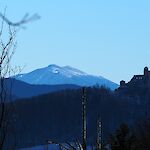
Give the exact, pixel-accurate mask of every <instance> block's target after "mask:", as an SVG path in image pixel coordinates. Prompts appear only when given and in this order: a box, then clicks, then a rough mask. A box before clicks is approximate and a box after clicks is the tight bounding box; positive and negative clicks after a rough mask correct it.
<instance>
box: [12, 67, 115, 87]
mask: <svg viewBox="0 0 150 150" xmlns="http://www.w3.org/2000/svg"><path fill="white" fill-rule="evenodd" d="M14 78H16V79H18V80H21V81H24V82H27V83H30V84H47V85H57V84H75V85H79V86H93V85H96V84H97V85H100V86H102V85H103V86H106V87H108V88H110V89H113V90H114V89H116V88H117V87H118V85H117V84H116V83H114V82H112V81H110V80H107V79H105V78H103V77H101V76H99V77H98V76H93V75H89V74H87V73H84V72H82V71H80V70H78V69H75V68H72V67H70V66H64V67H60V66H57V65H49V66H48V67H45V68H40V69H37V70H34V71H32V72H29V73H26V74H19V75H17V76H15V77H14Z"/></svg>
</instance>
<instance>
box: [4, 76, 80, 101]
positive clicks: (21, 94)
mask: <svg viewBox="0 0 150 150" xmlns="http://www.w3.org/2000/svg"><path fill="white" fill-rule="evenodd" d="M5 88H6V89H7V92H8V93H11V95H12V96H11V98H12V99H18V98H29V97H33V96H38V95H41V94H46V93H52V92H56V91H61V90H66V89H78V88H80V87H79V86H77V85H71V84H68V85H65V84H64V85H31V84H28V83H25V82H22V81H19V80H16V79H5Z"/></svg>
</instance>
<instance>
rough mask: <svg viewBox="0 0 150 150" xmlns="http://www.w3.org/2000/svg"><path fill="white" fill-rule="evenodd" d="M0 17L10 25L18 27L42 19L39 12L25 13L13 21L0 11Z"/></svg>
mask: <svg viewBox="0 0 150 150" xmlns="http://www.w3.org/2000/svg"><path fill="white" fill-rule="evenodd" d="M0 18H1V19H2V20H3V21H5V22H6V23H7V24H8V25H9V26H14V27H18V26H22V25H24V24H26V23H28V22H31V21H36V20H38V19H40V16H39V15H38V14H33V15H31V16H30V15H29V14H28V13H27V14H25V15H24V17H23V18H22V19H21V20H20V21H18V22H12V21H10V20H9V19H8V18H7V17H6V16H5V15H4V14H2V13H1V12H0Z"/></svg>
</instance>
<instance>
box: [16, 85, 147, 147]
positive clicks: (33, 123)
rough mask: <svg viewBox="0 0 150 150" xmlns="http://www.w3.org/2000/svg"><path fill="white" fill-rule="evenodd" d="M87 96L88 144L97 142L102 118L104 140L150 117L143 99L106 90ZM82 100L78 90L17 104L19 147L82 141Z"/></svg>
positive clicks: (91, 91)
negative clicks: (49, 142)
mask: <svg viewBox="0 0 150 150" xmlns="http://www.w3.org/2000/svg"><path fill="white" fill-rule="evenodd" d="M86 93H87V122H88V123H87V129H88V142H93V141H95V140H96V127H97V125H96V122H97V118H98V115H100V116H101V119H102V130H103V132H102V133H103V138H104V139H107V138H108V136H109V135H110V133H112V132H113V131H114V130H115V129H116V128H117V127H118V126H119V125H120V124H121V123H123V122H125V123H128V124H129V125H133V124H134V123H135V122H136V121H137V120H140V119H141V118H142V119H143V118H146V117H147V115H148V114H149V111H148V110H150V109H149V108H148V104H147V103H145V102H143V99H141V98H140V96H139V97H138V99H137V96H135V97H136V98H135V97H134V96H132V97H125V96H119V95H116V94H115V93H114V92H112V91H110V90H108V89H105V88H102V87H101V88H98V87H93V88H88V89H87V92H86ZM81 98H82V91H81V89H78V90H64V91H60V92H56V93H50V94H45V95H41V96H37V97H33V98H30V99H24V100H21V101H20V100H18V101H16V102H15V103H14V106H15V107H14V108H15V116H16V127H15V132H16V137H17V138H18V140H17V141H19V142H18V146H23V147H24V146H30V145H40V144H44V143H45V141H46V140H48V139H50V140H54V141H57V142H65V141H74V140H76V139H81V129H82V128H81V126H82V119H81V118H82V112H81V109H82V106H81ZM145 101H146V98H145Z"/></svg>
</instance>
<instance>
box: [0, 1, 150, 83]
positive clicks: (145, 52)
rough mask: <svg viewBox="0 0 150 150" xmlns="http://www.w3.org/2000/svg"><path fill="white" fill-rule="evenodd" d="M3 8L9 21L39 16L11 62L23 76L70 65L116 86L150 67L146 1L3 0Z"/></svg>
mask: <svg viewBox="0 0 150 150" xmlns="http://www.w3.org/2000/svg"><path fill="white" fill-rule="evenodd" d="M5 6H7V12H6V16H7V17H8V18H11V20H13V21H17V20H19V19H20V18H21V17H22V16H23V15H24V14H25V13H26V12H28V13H30V14H33V13H38V14H39V15H40V16H41V19H40V20H39V21H36V22H32V23H29V24H26V25H25V26H26V29H25V30H20V31H19V32H18V34H17V38H16V40H17V43H18V44H17V49H16V53H15V56H14V59H13V63H14V64H15V65H19V66H24V65H25V68H24V70H23V72H28V71H31V70H33V69H36V68H39V67H44V66H47V65H49V64H57V65H60V66H64V65H70V66H73V67H76V68H78V69H80V70H82V71H85V72H87V73H90V74H94V75H102V76H104V77H106V78H108V79H110V80H112V81H114V82H117V83H119V81H120V80H121V79H124V80H126V81H129V80H130V78H131V77H132V75H133V74H142V73H143V68H144V66H148V67H150V9H149V8H150V1H148V0H143V1H141V0H126V1H121V0H113V1H112V0H43V1H40V0H39V1H37V0H30V1H29V0H1V5H0V9H1V11H3V10H4V8H5Z"/></svg>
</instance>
